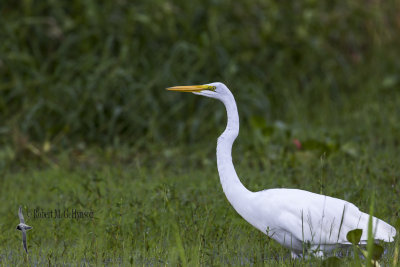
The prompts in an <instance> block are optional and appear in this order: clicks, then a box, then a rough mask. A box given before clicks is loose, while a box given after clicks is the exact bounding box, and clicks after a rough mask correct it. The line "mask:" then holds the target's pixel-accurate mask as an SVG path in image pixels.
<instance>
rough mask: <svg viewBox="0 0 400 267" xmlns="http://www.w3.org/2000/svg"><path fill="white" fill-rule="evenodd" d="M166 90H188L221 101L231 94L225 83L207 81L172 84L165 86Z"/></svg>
mask: <svg viewBox="0 0 400 267" xmlns="http://www.w3.org/2000/svg"><path fill="white" fill-rule="evenodd" d="M167 90H170V91H177V92H190V93H193V94H196V95H202V96H207V97H211V98H216V99H219V100H221V101H223V100H224V98H226V97H227V96H228V95H232V94H231V92H230V91H229V89H228V88H227V87H226V86H225V84H223V83H220V82H215V83H208V84H203V85H187V86H174V87H169V88H167Z"/></svg>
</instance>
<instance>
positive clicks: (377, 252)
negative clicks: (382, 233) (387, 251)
mask: <svg viewBox="0 0 400 267" xmlns="http://www.w3.org/2000/svg"><path fill="white" fill-rule="evenodd" d="M383 251H384V249H383V247H382V246H381V245H378V244H375V243H374V244H373V245H372V255H371V258H372V259H373V260H375V261H377V260H379V259H380V258H381V257H382V254H383Z"/></svg>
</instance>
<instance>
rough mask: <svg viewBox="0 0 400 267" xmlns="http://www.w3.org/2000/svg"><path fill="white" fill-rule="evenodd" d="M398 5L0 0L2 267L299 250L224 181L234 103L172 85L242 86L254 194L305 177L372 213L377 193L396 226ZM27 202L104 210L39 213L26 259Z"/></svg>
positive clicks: (239, 154)
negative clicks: (228, 117)
mask: <svg viewBox="0 0 400 267" xmlns="http://www.w3.org/2000/svg"><path fill="white" fill-rule="evenodd" d="M399 12H400V5H399V3H398V1H391V0H389V1H383V2H381V1H368V2H361V1H350V0H349V1H341V2H338V1H312V0H307V1H306V0H303V1H294V2H291V3H281V2H279V1H271V0H257V1H236V2H232V1H227V0H219V1H205V0H202V1H200V0H197V1H182V0H179V1H174V2H172V1H171V2H169V1H159V0H150V1H135V2H133V1H132V2H130V1H124V0H117V1H78V0H71V1H64V2H63V1H32V0H24V1H2V3H1V4H0V22H1V23H0V40H1V41H0V79H1V82H0V174H1V175H0V201H1V203H3V205H1V206H0V228H1V229H2V231H1V232H0V265H9V266H14V265H26V263H27V262H28V263H30V264H32V265H42V264H48V265H54V264H62V263H64V264H67V265H75V264H81V265H95V264H108V265H116V264H120V265H128V264H131V265H135V266H136V265H165V264H172V265H176V264H180V265H189V266H193V265H217V266H218V265H267V266H269V265H271V266H287V265H291V264H293V263H292V262H291V260H290V254H289V252H288V251H287V250H285V249H283V248H282V247H280V246H279V245H277V244H276V243H274V242H273V241H271V240H269V239H268V238H266V237H265V235H263V234H262V233H260V232H258V231H257V230H255V229H253V228H252V227H251V226H250V225H248V224H247V223H246V222H245V221H244V220H243V219H241V218H240V217H239V215H237V214H236V213H235V212H234V210H233V209H232V208H231V207H230V205H229V203H228V202H227V201H226V199H225V197H224V195H223V192H222V190H221V188H220V186H219V181H218V175H217V171H216V163H215V156H214V155H215V153H214V151H215V141H216V138H217V136H218V134H219V133H220V132H221V131H222V130H223V128H224V126H225V114H224V112H225V111H224V109H223V108H222V106H221V104H220V103H217V102H216V101H212V100H210V99H204V98H199V97H195V96H192V95H190V94H174V93H171V92H166V91H165V90H164V88H166V87H168V86H172V85H186V84H198V83H207V82H213V81H221V82H224V83H226V84H227V85H228V87H230V88H231V89H232V91H233V93H234V95H235V97H236V101H237V102H238V107H239V113H240V119H241V133H240V136H239V138H238V140H237V143H236V144H235V147H234V151H233V152H234V155H233V158H234V162H235V165H236V168H237V171H238V174H239V176H240V177H241V179H242V182H243V183H244V184H245V185H246V186H247V187H248V188H249V189H250V190H254V191H256V190H262V189H264V188H273V187H293V188H301V189H305V190H309V191H313V192H317V193H323V194H327V195H330V196H334V197H338V198H341V199H346V200H348V201H350V202H353V203H355V204H356V205H358V206H359V207H360V208H361V209H362V210H363V211H369V210H370V206H371V203H372V199H374V202H373V207H374V209H373V210H374V214H375V215H376V216H377V217H379V218H382V219H384V220H385V221H388V222H390V223H392V224H395V223H396V221H397V220H398V218H399V207H400V199H399V198H398V196H399V193H400V184H399V175H400V167H399V164H398V163H399V160H400V157H399V155H400V149H399V140H400V121H399V116H398V115H399V114H400V92H399V91H400V74H399V69H400V61H399V60H398V59H399V58H400V50H399V49H398V47H400V34H399V32H400V22H399V16H398V14H399ZM294 140H295V142H294ZM296 144H297V145H296ZM19 205H23V207H24V212H25V214H26V216H27V212H33V210H34V209H36V208H39V209H43V211H50V210H54V209H60V210H61V211H63V210H65V209H69V210H70V211H72V209H76V210H80V211H93V212H94V219H90V218H82V219H79V220H78V219H71V218H62V219H54V218H51V219H50V218H47V219H46V218H33V217H31V218H27V217H26V220H27V223H28V224H29V225H32V226H33V227H34V229H33V230H31V231H29V232H28V246H29V250H30V254H29V257H26V256H24V251H23V249H22V246H21V241H20V239H21V237H20V233H19V232H17V231H15V230H14V228H15V226H16V225H17V223H18V218H17V211H18V206H19ZM384 247H385V253H384V255H383V256H382V258H381V259H380V260H379V262H380V263H381V264H385V266H396V265H397V264H398V262H399V241H398V239H397V240H396V241H395V242H394V243H392V244H390V245H385V246H384ZM321 261H322V260H321V259H314V258H310V259H304V260H302V261H300V262H298V265H300V266H301V265H304V266H306V265H307V266H308V265H310V264H313V263H320V262H321ZM363 261H364V262H363ZM360 262H361V263H363V264H366V263H365V259H363V258H362V257H361V259H360ZM356 263H357V264H358V261H356V259H355V258H354V257H352V256H350V257H345V258H344V259H341V264H343V265H346V264H347V265H349V266H354V264H356ZM326 264H328V263H326Z"/></svg>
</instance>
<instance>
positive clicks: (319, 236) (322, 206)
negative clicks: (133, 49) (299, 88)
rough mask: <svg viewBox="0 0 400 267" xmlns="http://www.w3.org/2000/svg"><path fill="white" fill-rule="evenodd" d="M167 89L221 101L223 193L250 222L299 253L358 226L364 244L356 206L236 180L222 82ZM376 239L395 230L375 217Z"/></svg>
mask: <svg viewBox="0 0 400 267" xmlns="http://www.w3.org/2000/svg"><path fill="white" fill-rule="evenodd" d="M167 90H170V91H178V92H192V93H194V94H196V95H202V96H207V97H211V98H215V99H218V100H220V101H222V103H224V105H225V108H226V112H227V116H228V123H227V126H226V129H225V131H224V132H223V133H222V134H221V136H220V137H219V138H218V142H217V165H218V173H219V177H220V180H221V184H222V188H223V190H224V193H225V195H226V197H227V199H228V201H229V202H230V203H231V205H232V206H233V208H234V209H235V210H236V211H237V212H238V213H239V214H240V215H241V216H242V217H243V218H244V219H245V220H246V221H247V222H249V223H250V224H251V225H253V226H254V227H256V228H257V229H259V230H260V231H261V232H263V233H264V234H266V235H268V236H269V237H271V238H273V239H274V240H276V241H277V242H279V243H280V244H282V245H283V246H285V247H287V248H288V249H290V250H291V252H292V257H299V256H302V255H303V252H304V251H306V250H307V249H308V250H309V249H311V250H310V252H311V253H314V254H315V255H318V256H323V255H324V253H325V252H329V251H331V250H333V249H334V248H336V247H338V246H339V247H343V246H349V245H351V243H350V242H348V240H347V239H346V235H347V233H348V232H349V231H350V230H354V229H362V230H363V232H362V236H361V240H360V243H361V244H366V242H367V233H368V221H369V217H370V216H369V215H368V214H366V213H364V212H361V211H360V210H359V209H358V208H357V207H356V206H355V205H354V204H352V203H350V202H347V201H345V200H341V199H338V198H333V197H329V196H324V195H320V194H315V193H312V192H308V191H304V190H299V189H288V188H275V189H266V190H263V191H259V192H251V191H249V190H248V189H247V188H246V187H244V186H243V184H242V183H241V182H240V180H239V177H238V176H237V174H236V171H235V167H234V166H233V163H232V155H231V152H232V144H233V142H234V141H235V139H236V137H237V136H238V134H239V114H238V110H237V107H236V102H235V98H234V97H233V94H232V93H231V91H230V90H229V89H228V88H227V87H226V86H225V85H224V84H223V83H219V82H216V83H210V84H205V85H191V86H175V87H170V88H167ZM372 221H373V227H372V229H373V235H374V239H375V240H383V241H385V242H392V241H393V239H394V236H395V235H396V230H395V228H393V227H392V226H391V225H389V224H388V223H386V222H384V221H382V220H380V219H378V218H375V217H373V220H372Z"/></svg>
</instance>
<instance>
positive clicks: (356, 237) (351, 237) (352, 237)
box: [346, 229, 363, 245]
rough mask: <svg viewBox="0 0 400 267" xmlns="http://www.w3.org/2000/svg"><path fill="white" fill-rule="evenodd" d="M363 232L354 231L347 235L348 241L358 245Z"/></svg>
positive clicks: (359, 230) (360, 230)
mask: <svg viewBox="0 0 400 267" xmlns="http://www.w3.org/2000/svg"><path fill="white" fill-rule="evenodd" d="M362 232H363V230H362V229H354V230H351V231H349V232H348V233H347V235H346V239H347V241H349V242H350V243H352V244H353V245H357V244H358V243H360V239H361V235H362Z"/></svg>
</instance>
